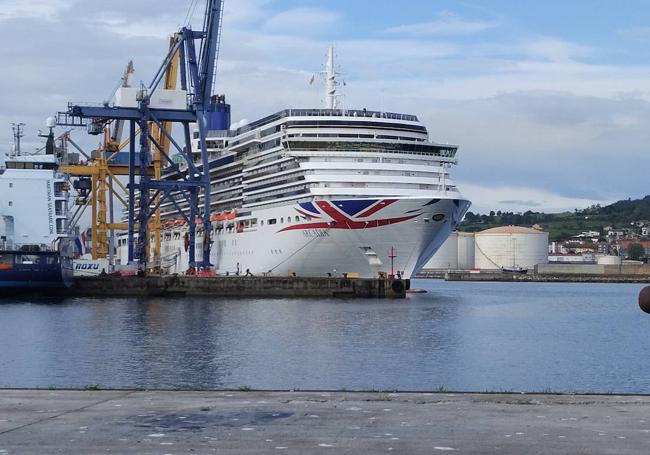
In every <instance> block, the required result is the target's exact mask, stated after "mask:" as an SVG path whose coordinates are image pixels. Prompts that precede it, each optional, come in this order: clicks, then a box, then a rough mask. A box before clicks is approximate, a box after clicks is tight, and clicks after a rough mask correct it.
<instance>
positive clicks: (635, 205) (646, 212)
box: [458, 196, 650, 240]
mask: <svg viewBox="0 0 650 455" xmlns="http://www.w3.org/2000/svg"><path fill="white" fill-rule="evenodd" d="M648 220H650V196H646V197H644V198H643V199H635V200H632V199H627V200H623V201H618V202H615V203H613V204H610V205H607V206H604V207H601V206H600V205H594V206H591V207H589V208H586V209H584V210H577V209H576V210H575V211H574V212H563V213H543V212H533V211H530V210H529V211H527V212H524V213H513V212H501V211H498V212H494V211H492V212H490V213H489V214H487V215H480V214H476V213H473V212H468V213H467V215H466V216H465V219H464V220H463V222H462V223H461V224H460V225H459V226H458V230H460V231H465V232H476V231H482V230H483V229H489V228H491V227H496V226H504V225H510V224H514V225H518V226H533V225H535V224H538V225H540V226H541V227H542V229H543V230H545V231H547V232H548V233H549V237H550V240H565V239H568V238H570V237H572V236H574V235H577V234H580V233H581V232H583V231H599V232H600V233H601V236H603V234H606V233H603V228H604V227H605V226H614V227H617V228H629V229H634V230H637V229H638V228H637V227H636V226H633V224H634V223H635V222H637V221H648Z"/></svg>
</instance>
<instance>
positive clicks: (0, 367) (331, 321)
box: [0, 280, 650, 393]
mask: <svg viewBox="0 0 650 455" xmlns="http://www.w3.org/2000/svg"><path fill="white" fill-rule="evenodd" d="M413 284H414V286H415V287H422V288H426V289H428V290H429V293H428V294H421V295H411V296H410V297H409V298H408V299H407V300H400V301H384V300H382V301H378V300H351V301H342V300H305V299H301V300H285V299H246V300H243V299H242V300H233V299H219V298H212V299H200V298H195V299H189V298H188V299H158V298H151V299H67V300H48V299H42V300H29V301H16V300H0V387H85V386H89V385H99V386H100V387H102V388H211V389H212V388H239V387H252V388H259V389H292V388H295V389H302V390H305V389H334V390H339V389H347V390H355V389H376V390H379V389H381V390H387V389H391V390H393V389H397V390H434V389H439V388H444V389H447V390H468V391H484V390H491V391H506V390H516V391H551V390H552V391H570V392H636V393H650V365H649V364H648V360H647V359H648V357H647V351H648V349H647V343H648V340H649V339H650V338H649V336H650V315H646V314H644V313H642V312H641V310H640V309H639V307H638V305H637V304H636V299H637V296H638V293H639V291H640V290H641V289H642V288H643V285H638V284H556V283H552V284H550V283H463V282H444V281H429V280H420V281H414V283H413Z"/></svg>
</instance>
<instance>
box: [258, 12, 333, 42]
mask: <svg viewBox="0 0 650 455" xmlns="http://www.w3.org/2000/svg"><path fill="white" fill-rule="evenodd" d="M340 21H341V16H340V15H339V14H338V13H336V12H334V11H330V10H326V9H323V8H314V7H301V8H293V9H290V10H286V11H282V12H280V13H278V14H275V15H273V16H271V17H270V18H269V19H268V20H267V21H266V22H265V23H264V25H263V29H264V30H267V31H271V32H281V33H283V34H286V35H296V34H314V33H323V32H327V31H332V30H333V29H335V27H336V24H337V23H338V22H340Z"/></svg>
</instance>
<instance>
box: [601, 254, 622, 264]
mask: <svg viewBox="0 0 650 455" xmlns="http://www.w3.org/2000/svg"><path fill="white" fill-rule="evenodd" d="M598 264H599V265H621V257H620V256H599V257H598Z"/></svg>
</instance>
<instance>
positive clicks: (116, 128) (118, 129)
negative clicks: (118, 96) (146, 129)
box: [111, 60, 135, 144]
mask: <svg viewBox="0 0 650 455" xmlns="http://www.w3.org/2000/svg"><path fill="white" fill-rule="evenodd" d="M134 72H135V68H134V67H133V60H129V63H127V65H126V69H125V70H124V74H123V75H122V78H121V84H120V87H130V86H131V83H130V79H131V75H132V74H133V73H134ZM123 131H124V120H115V123H114V124H113V131H112V132H111V143H113V144H119V143H120V142H121V141H122V132H123Z"/></svg>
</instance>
